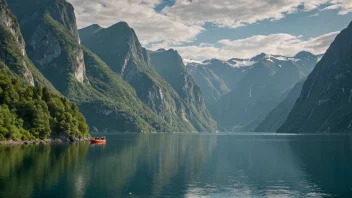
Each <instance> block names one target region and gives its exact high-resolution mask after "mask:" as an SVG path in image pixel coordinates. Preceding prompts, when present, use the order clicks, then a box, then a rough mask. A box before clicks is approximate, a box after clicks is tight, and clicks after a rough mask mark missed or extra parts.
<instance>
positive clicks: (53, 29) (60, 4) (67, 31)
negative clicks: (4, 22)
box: [9, 0, 86, 92]
mask: <svg viewBox="0 0 352 198" xmlns="http://www.w3.org/2000/svg"><path fill="white" fill-rule="evenodd" d="M9 6H10V8H11V10H13V11H14V13H15V15H16V16H17V17H18V20H19V22H20V25H21V29H22V32H23V35H24V37H25V40H26V43H27V44H28V45H27V52H28V56H29V58H30V59H31V60H32V61H33V63H34V64H35V65H36V67H37V68H38V69H39V70H40V71H41V72H42V73H43V74H44V76H45V77H46V78H47V79H48V80H50V81H51V82H52V83H53V85H54V86H55V87H57V88H58V89H59V91H61V92H66V91H67V89H68V88H67V85H64V84H65V83H64V82H63V81H65V80H66V79H68V78H71V77H73V78H74V79H75V80H77V81H78V82H80V83H83V82H84V80H85V76H86V75H85V63H84V55H83V51H82V48H81V46H80V38H79V34H78V30H77V23H76V17H75V14H74V9H73V6H72V5H71V4H70V3H68V2H66V1H63V0H45V1H39V0H32V1H30V2H29V1H26V0H12V1H11V2H9ZM23 7H28V9H21V8H23ZM54 74H55V75H54ZM60 79H61V80H60Z"/></svg>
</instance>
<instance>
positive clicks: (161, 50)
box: [156, 48, 166, 52]
mask: <svg viewBox="0 0 352 198" xmlns="http://www.w3.org/2000/svg"><path fill="white" fill-rule="evenodd" d="M156 51H157V52H165V51H166V49H164V48H160V49H158V50H156Z"/></svg>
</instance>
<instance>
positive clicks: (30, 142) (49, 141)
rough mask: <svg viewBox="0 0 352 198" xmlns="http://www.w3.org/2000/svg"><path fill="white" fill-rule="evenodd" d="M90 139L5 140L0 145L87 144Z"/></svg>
mask: <svg viewBox="0 0 352 198" xmlns="http://www.w3.org/2000/svg"><path fill="white" fill-rule="evenodd" d="M89 141H90V138H51V139H44V140H23V141H13V140H6V141H0V145H35V144H69V143H74V142H89Z"/></svg>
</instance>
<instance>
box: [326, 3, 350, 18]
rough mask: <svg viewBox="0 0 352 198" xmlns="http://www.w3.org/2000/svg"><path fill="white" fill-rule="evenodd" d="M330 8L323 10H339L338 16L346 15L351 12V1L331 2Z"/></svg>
mask: <svg viewBox="0 0 352 198" xmlns="http://www.w3.org/2000/svg"><path fill="white" fill-rule="evenodd" d="M330 4H331V5H330V6H328V7H326V8H324V9H323V10H339V13H338V14H340V15H344V14H348V13H350V12H352V1H351V0H331V1H330Z"/></svg>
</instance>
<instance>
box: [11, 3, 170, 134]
mask: <svg viewBox="0 0 352 198" xmlns="http://www.w3.org/2000/svg"><path fill="white" fill-rule="evenodd" d="M9 7H10V9H11V10H12V11H13V12H14V14H15V16H16V17H17V19H18V21H19V24H20V26H21V32H22V35H23V36H24V40H25V42H26V43H27V46H26V50H27V54H28V57H29V59H30V60H31V61H32V62H33V64H34V65H35V67H36V68H38V69H39V71H40V72H41V73H42V74H43V75H44V76H45V78H46V79H48V80H49V81H50V82H51V83H52V84H53V85H54V86H55V88H56V89H57V90H58V91H60V93H62V94H63V95H64V96H65V97H67V98H68V99H69V100H70V101H72V102H75V103H76V104H77V105H78V106H79V108H80V109H81V111H82V113H83V114H84V116H85V117H86V118H87V122H88V124H89V126H90V128H91V129H92V130H95V131H110V132H114V131H118V132H124V131H135V132H142V131H144V132H150V131H171V130H172V128H171V127H170V125H169V124H168V123H166V122H165V120H163V119H162V118H161V117H159V116H158V115H156V114H155V113H154V112H153V111H151V109H150V108H148V107H147V106H146V105H145V104H143V102H142V101H141V100H139V99H138V97H137V95H136V92H135V90H134V89H133V88H132V87H131V86H130V85H129V84H128V83H126V82H125V81H124V80H123V79H122V78H121V77H119V76H117V75H114V72H113V71H112V70H111V69H110V68H109V67H108V66H107V65H106V64H105V63H104V62H103V61H102V60H101V59H99V58H98V57H97V56H96V55H95V54H93V53H92V52H90V51H89V50H88V49H86V48H84V47H82V46H81V45H80V39H79V34H78V30H77V25H76V20H75V15H74V10H73V7H72V5H71V4H69V3H68V2H66V1H65V0H44V1H43V0H32V1H27V0H11V1H9Z"/></svg>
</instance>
